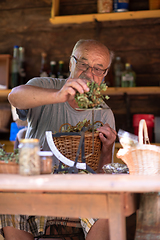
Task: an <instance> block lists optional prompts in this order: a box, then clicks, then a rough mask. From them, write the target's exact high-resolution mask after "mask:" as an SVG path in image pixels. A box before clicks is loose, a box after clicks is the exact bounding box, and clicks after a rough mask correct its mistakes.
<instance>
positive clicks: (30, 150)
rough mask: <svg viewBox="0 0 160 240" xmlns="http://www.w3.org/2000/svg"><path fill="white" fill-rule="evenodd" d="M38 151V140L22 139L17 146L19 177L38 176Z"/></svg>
mask: <svg viewBox="0 0 160 240" xmlns="http://www.w3.org/2000/svg"><path fill="white" fill-rule="evenodd" d="M39 151H40V147H39V140H38V139H33V138H31V139H22V140H21V141H20V144H19V173H20V174H21V175H38V174H40V158H39V155H38V152H39Z"/></svg>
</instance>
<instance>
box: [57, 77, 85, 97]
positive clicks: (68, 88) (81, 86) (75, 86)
mask: <svg viewBox="0 0 160 240" xmlns="http://www.w3.org/2000/svg"><path fill="white" fill-rule="evenodd" d="M76 91H78V92H79V93H81V94H82V93H84V92H88V91H89V87H88V86H87V81H86V80H85V79H72V78H69V79H68V80H67V82H66V83H65V85H64V86H63V87H62V88H61V89H60V90H59V91H58V92H57V97H58V99H59V100H60V101H61V102H66V101H71V100H73V99H74V97H75V94H76Z"/></svg>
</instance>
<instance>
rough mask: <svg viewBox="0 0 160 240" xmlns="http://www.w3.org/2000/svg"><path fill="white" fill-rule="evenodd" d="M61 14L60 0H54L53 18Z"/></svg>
mask: <svg viewBox="0 0 160 240" xmlns="http://www.w3.org/2000/svg"><path fill="white" fill-rule="evenodd" d="M58 15H59V0H52V8H51V18H53V19H54V17H55V16H58Z"/></svg>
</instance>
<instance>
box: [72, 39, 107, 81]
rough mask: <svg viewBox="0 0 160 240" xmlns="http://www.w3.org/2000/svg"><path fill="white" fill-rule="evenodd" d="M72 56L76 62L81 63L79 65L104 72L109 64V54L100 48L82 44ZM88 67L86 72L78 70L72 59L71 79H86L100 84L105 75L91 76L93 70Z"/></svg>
mask: <svg viewBox="0 0 160 240" xmlns="http://www.w3.org/2000/svg"><path fill="white" fill-rule="evenodd" d="M73 55H74V56H75V57H76V59H78V61H81V63H84V64H87V65H89V66H90V67H95V68H96V69H97V68H98V69H101V70H104V69H106V68H108V66H109V63H110V56H109V52H108V51H107V50H106V49H103V48H102V47H100V46H95V45H94V46H93V45H89V44H83V45H81V46H79V47H78V48H77V49H76V51H75V52H74V53H73ZM90 67H89V68H88V69H87V70H86V71H83V70H80V69H78V67H77V65H76V60H75V59H74V58H73V57H72V58H71V61H70V72H71V75H70V76H71V78H81V79H86V80H89V81H95V82H96V83H98V84H100V83H101V82H102V80H103V78H104V77H105V75H106V74H105V75H104V74H103V75H102V76H96V75H95V74H93V70H92V68H90Z"/></svg>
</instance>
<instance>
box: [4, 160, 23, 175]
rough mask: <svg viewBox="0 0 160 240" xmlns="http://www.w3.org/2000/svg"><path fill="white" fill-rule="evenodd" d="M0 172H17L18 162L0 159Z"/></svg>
mask: <svg viewBox="0 0 160 240" xmlns="http://www.w3.org/2000/svg"><path fill="white" fill-rule="evenodd" d="M0 173H9V174H18V173H19V164H18V163H14V162H8V163H6V162H4V161H0Z"/></svg>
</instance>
